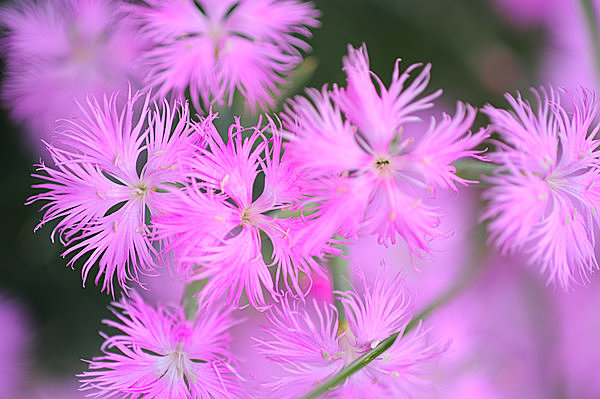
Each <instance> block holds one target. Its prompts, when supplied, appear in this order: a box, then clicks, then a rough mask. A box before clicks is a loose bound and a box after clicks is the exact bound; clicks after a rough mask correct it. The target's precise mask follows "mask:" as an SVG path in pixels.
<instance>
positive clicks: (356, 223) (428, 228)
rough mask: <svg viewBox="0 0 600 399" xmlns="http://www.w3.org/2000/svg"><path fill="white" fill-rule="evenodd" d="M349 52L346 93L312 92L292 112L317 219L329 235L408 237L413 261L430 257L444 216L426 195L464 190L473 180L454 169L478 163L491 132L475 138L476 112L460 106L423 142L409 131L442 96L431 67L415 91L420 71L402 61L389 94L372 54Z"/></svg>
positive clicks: (298, 157)
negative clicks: (431, 85) (464, 162)
mask: <svg viewBox="0 0 600 399" xmlns="http://www.w3.org/2000/svg"><path fill="white" fill-rule="evenodd" d="M348 51H349V55H348V57H346V58H345V59H344V70H345V71H346V75H347V77H348V87H347V88H346V89H342V88H338V87H337V86H336V87H334V89H333V91H332V92H330V91H327V89H326V88H323V90H322V91H321V92H319V91H317V90H315V89H309V90H308V91H307V94H308V96H309V99H307V98H302V97H298V98H296V99H295V100H294V101H292V102H291V103H290V105H289V107H288V108H287V110H286V114H285V115H284V117H283V118H284V121H285V126H286V129H287V130H288V133H287V136H286V137H287V138H289V140H290V145H289V146H288V149H287V150H288V153H289V156H290V157H291V159H292V162H293V163H294V165H296V167H297V168H298V169H299V170H301V171H302V173H304V174H306V175H307V176H308V177H311V178H312V179H313V181H312V182H311V183H310V184H311V193H312V196H313V201H314V202H316V203H318V204H319V208H318V210H317V214H316V215H317V217H319V218H320V220H319V223H320V224H321V229H320V232H321V233H322V234H323V235H324V236H327V235H332V234H333V233H335V232H337V233H339V234H341V235H343V236H345V237H350V236H356V235H358V234H359V233H363V232H365V231H366V232H367V233H370V234H377V235H378V241H379V242H380V243H381V244H385V245H388V244H390V243H391V244H394V243H395V242H396V237H397V236H400V237H402V238H403V239H404V240H405V241H406V242H407V244H408V247H409V248H410V250H411V252H412V253H413V254H417V255H421V254H422V253H425V252H428V251H429V240H430V239H431V238H432V237H438V236H440V235H441V233H440V232H439V231H438V225H439V216H440V215H439V212H438V211H437V208H434V207H432V206H430V205H426V204H424V203H423V198H424V197H425V196H427V195H429V196H431V194H433V193H434V192H435V191H436V189H438V188H441V189H452V190H454V191H456V183H460V184H464V185H466V184H467V183H470V182H469V181H467V180H464V179H462V178H460V177H458V176H456V174H455V172H456V170H455V168H454V166H452V162H454V161H456V160H457V159H459V158H464V157H475V158H478V155H477V154H479V153H480V151H476V150H474V149H473V148H474V147H476V146H477V145H479V144H480V143H481V142H482V141H483V140H484V139H485V138H486V137H487V135H488V134H487V132H486V131H485V130H481V131H479V132H478V133H476V134H471V133H470V132H469V129H470V127H471V125H472V123H473V120H474V118H475V114H476V111H475V110H474V109H473V108H472V107H470V106H465V105H463V104H462V103H458V105H457V113H456V116H455V117H454V118H451V117H450V116H448V115H444V116H443V118H442V121H441V122H439V123H436V122H435V121H434V120H433V119H432V121H431V123H430V125H429V129H428V131H427V132H426V133H425V134H424V135H423V136H422V138H421V139H420V140H419V141H417V142H416V144H415V143H413V142H414V138H413V137H411V136H410V135H406V133H405V132H404V130H405V129H406V128H409V127H410V123H409V122H415V121H418V120H419V119H418V118H417V117H416V116H415V113H416V112H418V111H422V110H424V109H426V108H429V107H431V106H432V100H433V99H435V98H436V97H437V96H438V95H439V94H440V91H436V92H434V93H433V94H429V95H426V96H421V94H422V93H423V91H424V90H425V89H426V87H427V84H428V82H429V71H430V69H431V67H430V65H427V66H425V67H424V68H423V69H422V70H421V72H420V73H419V74H418V75H417V76H416V77H414V79H413V80H412V81H411V83H410V84H408V85H406V82H407V81H408V80H409V78H410V77H411V76H410V73H411V72H412V71H413V70H415V69H416V68H418V67H419V65H413V66H411V67H410V68H409V69H408V70H406V71H405V72H404V73H402V74H400V70H399V67H398V65H399V64H398V63H396V67H395V69H394V74H393V77H392V83H391V84H390V86H389V88H386V87H385V86H384V84H383V83H382V82H381V81H380V80H379V78H377V76H375V75H374V74H373V73H372V72H371V71H370V70H369V61H368V58H367V50H366V47H364V46H363V47H361V48H360V49H358V50H355V49H353V48H352V47H349V50H348ZM405 86H406V87H405ZM406 130H407V129H406Z"/></svg>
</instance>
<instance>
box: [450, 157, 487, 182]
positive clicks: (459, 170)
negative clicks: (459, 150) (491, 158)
mask: <svg viewBox="0 0 600 399" xmlns="http://www.w3.org/2000/svg"><path fill="white" fill-rule="evenodd" d="M454 167H455V168H456V175H457V176H459V177H461V178H463V179H466V180H476V181H479V180H480V179H481V175H485V176H490V175H491V174H492V172H493V171H494V170H495V169H496V168H497V167H498V165H496V164H494V163H491V162H484V161H480V160H478V159H461V160H458V161H456V162H454Z"/></svg>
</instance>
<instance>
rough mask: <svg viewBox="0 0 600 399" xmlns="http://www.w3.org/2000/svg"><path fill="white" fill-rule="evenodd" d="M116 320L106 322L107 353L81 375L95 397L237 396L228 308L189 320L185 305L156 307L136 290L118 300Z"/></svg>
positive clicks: (208, 310)
mask: <svg viewBox="0 0 600 399" xmlns="http://www.w3.org/2000/svg"><path fill="white" fill-rule="evenodd" d="M113 306H114V307H115V308H116V310H114V311H113V312H114V314H115V316H116V317H117V320H116V321H114V320H104V324H106V325H107V326H109V327H111V328H114V329H117V330H118V331H119V334H118V335H113V336H108V335H106V336H105V342H104V343H103V345H102V351H103V352H104V355H102V356H100V357H97V358H94V359H93V360H91V361H89V370H88V371H86V372H83V373H82V374H80V375H79V377H80V381H81V383H82V389H83V390H89V391H91V392H92V394H91V396H93V397H105V398H130V399H133V398H138V397H140V396H143V397H144V398H165V399H180V398H188V399H201V398H202V399H204V398H238V397H240V391H241V389H240V386H239V384H238V381H237V376H236V374H235V371H234V369H233V367H232V366H231V364H230V363H231V360H232V356H231V354H230V353H229V349H228V346H229V341H230V337H229V334H228V332H227V331H228V329H229V328H230V327H231V326H232V325H233V324H235V321H234V320H233V319H232V318H231V312H230V311H227V310H225V309H223V308H219V307H213V308H201V309H200V310H199V311H198V312H197V313H196V314H195V316H193V317H192V318H191V319H190V320H186V318H185V315H184V311H183V310H182V309H180V308H176V309H167V308H164V307H158V308H156V309H155V308H153V307H151V306H148V305H146V304H145V303H144V302H143V301H142V299H141V297H139V296H138V295H137V294H133V295H132V298H131V299H130V300H127V299H123V300H121V302H118V303H114V304H113Z"/></svg>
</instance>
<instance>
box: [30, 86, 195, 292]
mask: <svg viewBox="0 0 600 399" xmlns="http://www.w3.org/2000/svg"><path fill="white" fill-rule="evenodd" d="M140 100H143V101H142V102H140ZM148 102H149V96H148V95H146V96H142V95H141V94H140V93H138V94H135V95H133V96H132V95H131V93H130V94H129V97H128V100H127V103H126V105H125V107H123V108H122V109H118V108H117V105H116V103H117V96H116V95H115V96H112V97H111V98H110V99H107V98H106V97H105V98H104V101H103V102H102V103H99V102H98V101H97V100H96V99H95V98H91V99H90V100H89V101H88V104H87V107H82V109H81V112H82V114H83V115H84V116H85V117H84V119H74V120H69V121H63V122H62V124H61V125H60V126H59V128H58V131H59V133H60V134H61V135H62V137H63V139H62V140H61V142H60V143H59V144H58V145H57V146H53V145H48V150H49V151H50V155H51V157H52V160H53V161H54V164H55V166H54V167H51V166H47V165H45V164H44V163H42V164H40V165H39V166H38V170H39V171H40V172H41V174H36V175H34V176H35V177H37V178H39V179H42V180H43V182H42V183H40V184H37V185H35V186H34V188H37V189H40V190H43V192H41V193H39V194H37V195H34V196H33V197H31V198H30V199H29V200H28V204H31V203H33V202H36V201H45V202H46V204H44V206H43V207H42V210H43V211H44V212H45V214H44V217H43V218H42V221H41V222H40V224H39V225H38V228H39V227H40V226H42V225H43V224H45V223H46V222H48V221H50V220H54V219H58V220H59V222H58V224H57V225H56V227H55V228H54V230H53V232H52V235H51V238H52V240H54V236H55V235H56V233H58V234H59V237H60V240H61V242H62V243H63V244H64V245H66V246H68V247H69V248H68V249H67V250H66V251H65V253H64V254H63V256H66V255H67V254H74V256H73V257H72V258H71V259H70V260H69V263H68V265H70V266H73V264H74V263H75V262H76V261H77V260H78V259H80V258H83V259H85V262H84V264H83V268H82V274H83V280H84V282H85V281H86V280H87V275H88V273H89V272H90V270H91V269H92V267H93V266H94V264H96V263H97V264H98V267H99V269H98V272H97V274H96V278H95V283H96V284H98V283H99V281H100V279H101V278H102V275H104V279H103V282H102V290H103V291H104V290H106V291H107V293H111V292H113V293H114V289H113V277H115V275H116V277H117V281H118V283H119V285H120V286H121V287H122V288H124V289H126V288H127V287H126V283H127V281H128V280H134V281H138V278H139V276H138V274H139V272H140V271H149V270H152V268H153V266H154V263H155V261H154V258H155V255H156V250H155V249H154V247H153V246H152V243H151V241H150V237H149V236H148V234H149V232H150V230H149V227H148V224H149V220H148V217H147V215H146V213H147V212H148V211H149V212H150V213H153V212H154V211H155V200H156V198H157V197H158V196H160V195H166V194H163V193H161V192H159V191H161V190H159V188H161V187H162V186H163V185H164V184H165V183H171V182H176V181H178V180H179V179H181V177H180V175H179V171H178V167H179V163H180V159H181V158H183V157H186V156H189V154H190V152H191V151H193V149H192V145H191V144H192V143H193V140H194V136H192V133H193V132H194V129H193V127H192V125H190V123H189V111H188V107H187V104H178V105H177V106H176V107H175V108H174V109H171V108H170V106H169V105H168V104H167V103H166V102H165V103H163V105H162V106H159V105H155V107H154V109H153V110H152V111H151V110H150V108H149V106H148ZM137 108H139V110H138V111H137V112H136V109H137ZM147 123H149V125H147ZM146 126H147V127H146ZM172 130H173V132H171V131H172ZM143 160H145V162H144V163H141V162H143ZM140 166H141V168H140ZM163 191H164V190H163ZM85 255H88V257H87V258H86V257H85Z"/></svg>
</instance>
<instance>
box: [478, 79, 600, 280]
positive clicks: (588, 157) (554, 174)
mask: <svg viewBox="0 0 600 399" xmlns="http://www.w3.org/2000/svg"><path fill="white" fill-rule="evenodd" d="M533 93H534V95H535V96H536V98H537V102H538V105H537V108H536V109H532V107H531V105H530V104H529V103H528V102H527V101H525V100H523V99H522V98H521V96H520V95H518V96H517V98H513V97H511V96H510V95H508V94H507V95H506V98H507V100H508V102H509V104H510V105H511V107H512V109H513V110H512V111H505V110H501V109H497V108H494V107H492V106H491V105H487V106H486V107H485V108H484V111H485V112H486V113H487V114H488V115H489V116H490V118H491V120H492V128H493V129H494V130H495V131H497V132H498V133H499V134H500V136H501V138H502V140H503V141H502V142H497V147H498V149H497V151H496V152H495V153H493V154H491V156H490V158H491V159H492V160H493V161H494V162H496V163H497V164H498V165H499V167H498V169H496V172H495V173H494V175H493V177H491V178H489V179H488V180H489V182H490V183H491V184H492V185H493V187H492V188H490V189H488V190H487V191H486V193H485V198H486V199H487V200H489V204H488V207H487V210H486V211H485V213H484V214H483V219H488V220H490V222H489V230H490V238H491V239H492V240H493V241H494V242H495V243H496V244H497V245H498V246H499V247H500V248H501V249H502V250H503V251H505V252H514V251H525V252H527V253H528V255H529V258H530V260H531V262H532V263H536V264H539V265H540V266H541V269H542V273H545V274H547V277H548V279H547V281H548V283H557V284H559V285H560V286H562V287H563V288H565V289H566V288H568V287H570V285H571V284H572V283H573V282H575V281H586V280H587V279H588V276H589V274H590V273H591V272H592V271H594V270H596V269H597V268H598V263H597V261H596V258H595V255H594V245H595V239H594V229H596V228H597V227H598V215H597V211H596V209H597V207H598V204H599V200H600V196H599V195H600V187H599V186H598V184H596V182H597V181H598V174H599V173H600V166H599V162H598V152H597V151H595V150H596V148H597V147H598V141H597V140H595V139H594V137H595V136H596V134H597V133H598V130H599V127H598V125H593V122H594V119H595V117H596V108H597V106H598V103H597V101H596V98H595V97H594V96H593V94H592V93H590V92H587V91H583V90H582V91H580V92H572V93H567V95H568V97H569V99H570V100H571V105H572V109H573V111H572V113H571V114H570V113H568V112H567V110H566V109H565V108H563V107H562V106H561V104H560V96H559V94H558V93H557V92H556V91H554V90H552V89H551V90H550V91H549V92H546V91H544V90H542V93H541V95H540V94H539V93H538V92H536V91H533Z"/></svg>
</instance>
